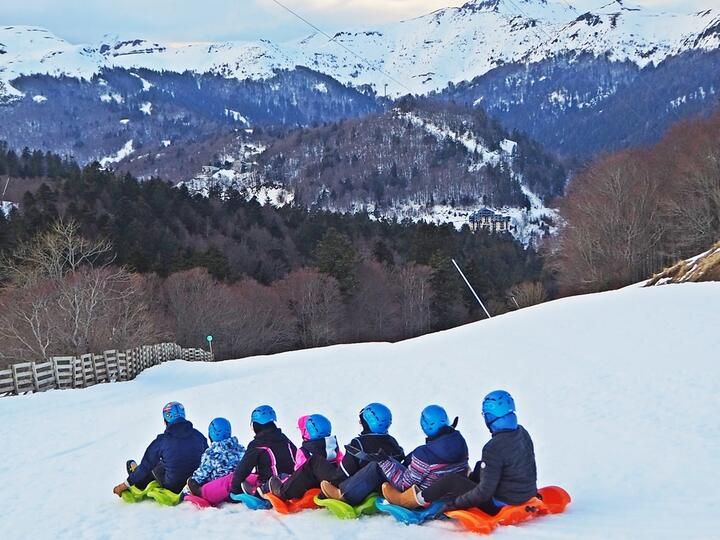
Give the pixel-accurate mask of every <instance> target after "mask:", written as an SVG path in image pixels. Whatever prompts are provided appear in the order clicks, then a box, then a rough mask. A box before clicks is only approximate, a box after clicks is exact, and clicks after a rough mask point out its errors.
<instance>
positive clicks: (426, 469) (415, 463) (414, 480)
mask: <svg viewBox="0 0 720 540" xmlns="http://www.w3.org/2000/svg"><path fill="white" fill-rule="evenodd" d="M468 455H469V450H468V446H467V443H466V442H465V438H464V437H463V436H462V434H461V433H460V432H459V431H457V430H456V429H455V428H453V427H452V426H448V425H446V426H443V427H441V428H440V430H439V431H437V432H436V433H434V434H433V435H432V436H430V437H428V438H427V441H426V443H425V444H423V445H421V446H419V447H417V448H416V449H415V450H413V451H412V452H411V453H410V455H409V456H408V458H407V459H406V462H407V463H408V473H407V474H405V475H403V477H402V479H401V481H399V482H393V483H394V484H396V487H397V488H398V489H403V490H404V489H407V488H408V487H410V486H411V485H413V484H415V485H417V486H418V487H420V488H421V489H422V488H425V487H428V486H430V485H432V484H433V483H434V482H436V481H437V480H438V479H439V478H440V477H441V476H443V475H446V474H453V473H458V474H467V472H468Z"/></svg>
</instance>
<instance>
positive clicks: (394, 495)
mask: <svg viewBox="0 0 720 540" xmlns="http://www.w3.org/2000/svg"><path fill="white" fill-rule="evenodd" d="M382 494H383V497H385V500H386V501H387V502H389V503H390V504H394V505H396V506H402V507H403V508H410V509H415V508H420V507H421V506H422V505H421V504H420V502H419V501H418V497H417V493H416V491H415V486H410V487H409V488H407V489H406V490H405V491H399V490H397V489H395V488H394V487H393V486H392V484H390V482H385V483H384V484H383V485H382Z"/></svg>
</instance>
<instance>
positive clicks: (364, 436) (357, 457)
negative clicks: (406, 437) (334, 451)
mask: <svg viewBox="0 0 720 540" xmlns="http://www.w3.org/2000/svg"><path fill="white" fill-rule="evenodd" d="M359 417H360V425H362V428H363V429H362V432H361V433H360V434H359V435H358V436H357V437H355V438H354V439H353V440H351V441H350V444H347V445H345V457H343V460H342V463H341V464H340V469H341V471H342V473H343V474H344V476H345V477H350V476H352V475H353V474H355V473H356V472H358V471H359V470H360V469H362V468H363V467H364V466H365V465H367V464H368V463H370V462H373V461H376V462H377V461H382V460H383V459H388V458H391V459H394V460H397V461H403V460H404V459H405V452H404V451H403V449H402V447H401V446H400V444H398V442H397V441H396V440H395V437H393V436H392V435H390V434H389V433H388V430H389V429H390V425H391V424H392V413H391V412H390V409H389V408H387V407H386V406H385V405H383V404H382V403H370V404H369V405H366V406H365V407H363V408H362V410H361V411H360V415H359Z"/></svg>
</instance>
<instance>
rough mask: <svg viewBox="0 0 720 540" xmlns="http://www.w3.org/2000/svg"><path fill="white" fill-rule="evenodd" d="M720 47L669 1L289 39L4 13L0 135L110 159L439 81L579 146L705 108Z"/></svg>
mask: <svg viewBox="0 0 720 540" xmlns="http://www.w3.org/2000/svg"><path fill="white" fill-rule="evenodd" d="M710 3H711V2H710V1H709V0H708V4H710ZM708 7H709V8H710V6H708ZM278 9H279V8H278ZM719 48H720V12H718V10H717V9H716V8H715V9H705V10H702V11H699V12H695V13H687V14H676V13H667V12H663V11H657V10H652V9H648V8H641V7H635V6H632V5H629V4H625V3H623V2H621V1H620V0H616V1H610V2H608V3H606V4H604V5H601V6H598V7H597V8H596V9H593V10H591V11H588V12H584V13H583V12H580V11H578V10H576V9H575V8H573V7H572V6H571V5H570V3H568V2H566V1H564V0H517V1H512V0H471V1H469V2H467V3H466V4H465V5H463V6H461V7H456V8H447V9H441V10H438V11H435V12H433V13H429V14H427V15H424V16H420V17H417V18H413V19H410V20H406V21H400V22H396V23H391V24H387V25H384V26H381V27H378V28H362V29H346V30H343V31H339V32H337V33H335V34H334V35H333V37H332V39H328V38H327V37H326V36H323V35H321V34H318V33H313V34H311V35H309V36H307V37H306V38H304V39H301V40H297V41H292V42H287V43H274V42H271V41H268V40H263V39H261V40H259V41H256V42H234V41H226V42H218V43H176V42H169V43H164V42H160V41H156V40H153V39H151V37H148V38H145V37H143V36H125V37H118V38H113V39H110V38H107V39H105V40H103V41H102V42H100V43H90V44H74V43H69V42H67V41H66V40H64V39H62V38H61V37H59V36H56V35H55V34H53V33H52V32H51V31H49V30H47V29H44V28H37V27H30V26H6V27H2V28H0V139H7V140H8V141H9V142H10V144H11V145H12V146H13V147H15V148H22V147H24V146H29V147H31V148H41V149H43V150H52V151H54V152H60V153H63V154H65V155H72V156H74V157H75V158H76V159H77V160H79V161H80V162H82V163H86V162H88V161H90V160H92V159H102V158H107V159H111V160H117V159H119V158H120V157H122V156H123V155H127V154H129V153H131V152H132V153H134V154H135V155H147V154H149V152H148V151H147V150H144V148H154V147H157V146H158V145H161V144H164V145H166V146H167V145H169V144H172V145H173V146H179V147H180V148H179V149H178V150H177V151H178V152H182V151H183V150H182V145H183V144H185V143H188V142H189V143H195V142H197V141H198V140H199V139H202V138H203V137H207V136H208V135H213V136H214V135H218V134H219V133H220V132H223V133H228V132H232V131H233V130H239V129H248V128H249V127H251V126H252V127H254V126H267V125H282V126H297V125H301V126H311V125H313V124H315V123H322V122H328V121H335V120H339V119H344V118H354V117H358V116H364V115H366V114H368V113H372V112H378V111H380V110H381V109H382V107H381V106H380V104H381V103H382V100H377V101H376V98H377V96H387V97H390V98H398V97H400V96H402V95H406V94H417V95H427V94H430V93H437V94H438V96H439V99H443V100H451V101H455V102H458V103H466V104H468V105H473V106H481V107H483V108H484V109H485V110H486V111H488V113H489V114H490V115H491V116H493V117H494V118H497V119H499V120H500V121H501V122H502V124H503V125H504V126H505V127H506V128H507V129H508V130H513V129H517V130H520V131H522V132H525V133H528V134H530V136H531V137H533V138H534V139H536V140H539V141H541V142H542V143H543V145H545V146H546V147H547V148H549V149H550V150H552V151H555V152H558V153H561V154H563V155H566V156H572V157H580V158H582V159H586V158H588V157H592V156H593V155H595V154H597V153H599V152H603V151H607V150H613V149H617V148H625V147H627V146H634V145H637V144H643V143H646V142H654V141H656V140H657V139H658V138H659V137H660V136H661V135H662V133H663V132H664V131H665V130H666V129H667V127H668V126H670V125H671V124H672V123H674V122H676V121H677V120H681V119H684V118H688V117H692V116H696V115H704V114H707V113H708V112H709V111H711V110H712V109H713V108H714V107H715V106H716V104H717V94H718V92H719V91H720V50H719ZM350 51H352V52H350ZM358 56H359V57H361V58H362V60H360V59H359V58H358ZM81 110H82V111H83V112H84V114H83V115H82V118H77V114H76V113H77V112H78V111H81ZM3 126H13V129H7V128H5V129H3ZM578 133H583V137H578V136H577V134H578ZM166 141H168V143H167V144H166ZM173 150H174V148H173ZM120 151H122V153H121V154H120V153H119V152H120Z"/></svg>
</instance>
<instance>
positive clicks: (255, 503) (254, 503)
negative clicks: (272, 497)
mask: <svg viewBox="0 0 720 540" xmlns="http://www.w3.org/2000/svg"><path fill="white" fill-rule="evenodd" d="M230 499H232V500H233V501H235V502H239V503H243V504H244V505H245V506H247V507H248V508H249V509H250V510H270V509H271V508H272V504H270V501H266V500H265V499H261V498H260V497H254V496H252V495H248V494H247V493H240V494H238V495H235V494H234V493H231V494H230Z"/></svg>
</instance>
